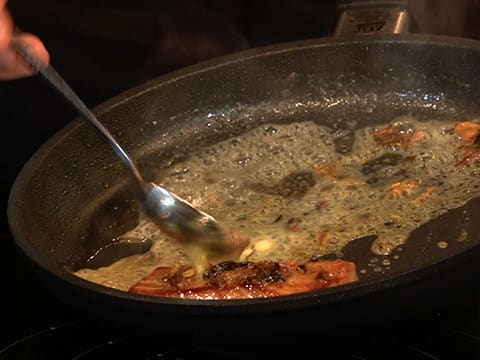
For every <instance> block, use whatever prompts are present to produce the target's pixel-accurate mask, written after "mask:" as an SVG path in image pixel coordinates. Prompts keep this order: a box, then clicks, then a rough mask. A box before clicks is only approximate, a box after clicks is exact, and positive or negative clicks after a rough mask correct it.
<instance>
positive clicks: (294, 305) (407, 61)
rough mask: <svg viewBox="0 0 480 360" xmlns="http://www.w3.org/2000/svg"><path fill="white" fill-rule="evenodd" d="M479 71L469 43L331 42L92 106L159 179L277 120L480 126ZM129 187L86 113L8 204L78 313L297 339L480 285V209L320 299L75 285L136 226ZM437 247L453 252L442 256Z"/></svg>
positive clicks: (287, 47) (242, 60) (204, 332)
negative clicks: (476, 122) (93, 256)
mask: <svg viewBox="0 0 480 360" xmlns="http://www.w3.org/2000/svg"><path fill="white" fill-rule="evenodd" d="M478 64H480V43H479V42H477V41H472V40H467V39H460V38H450V37H443V36H426V35H411V34H410V35H382V34H379V35H369V36H357V37H346V38H325V39H318V40H310V41H303V42H294V43H288V44H280V45H276V46H271V47H266V48H261V49H253V50H249V51H246V52H242V53H238V54H234V55H231V56H227V57H222V58H219V59H216V60H212V61H208V62H205V63H201V64H198V65H196V66H192V67H188V68H185V69H183V70H180V71H177V72H174V73H172V74H169V75H166V76H163V77H160V78H157V79H154V80H152V81H150V82H148V83H146V84H143V85H141V86H139V87H136V88H133V89H131V90H129V91H127V92H125V93H123V94H121V95H119V96H117V97H115V98H113V99H111V100H110V101H107V102H106V103H104V104H102V105H101V106H99V107H97V108H96V109H94V112H95V113H96V115H98V116H99V118H100V120H101V121H102V122H103V123H104V124H105V125H106V127H107V128H109V129H110V130H111V131H112V133H113V134H114V135H115V136H116V137H117V138H118V140H119V141H120V142H121V143H122V144H124V145H125V147H126V149H127V151H128V152H129V153H130V154H131V155H132V156H133V157H134V158H135V159H136V160H137V162H138V164H139V166H140V168H141V171H142V172H143V173H145V177H146V178H147V179H148V178H149V177H150V176H152V174H153V173H154V172H156V171H158V170H159V168H164V169H165V171H168V165H169V164H170V165H171V164H174V163H175V162H178V161H181V160H184V159H185V158H187V157H188V156H189V154H190V153H191V152H192V151H194V150H196V149H198V148H201V147H203V146H207V145H210V144H213V143H216V142H218V141H221V140H223V139H226V138H229V137H232V136H238V135H239V134H241V133H243V132H245V131H246V130H248V129H251V128H252V127H255V126H259V125H261V124H266V123H288V122H292V121H315V122H317V123H319V124H322V125H324V126H327V127H330V128H332V129H345V130H347V125H346V122H347V121H346V120H352V119H354V120H356V123H357V127H358V128H362V127H365V126H371V125H373V124H381V123H385V122H386V121H389V120H390V119H393V118H394V117H396V116H399V115H405V114H411V115H413V116H416V117H418V118H420V119H431V118H435V119H441V120H449V121H455V120H458V119H470V118H474V117H476V116H478V115H479V114H480V104H479V102H478V99H479V95H480V79H479V74H480V72H479V71H478V70H477V67H478ZM32 120H35V119H32ZM166 160H168V162H166ZM129 188H130V187H129V178H128V174H127V173H126V171H125V170H124V169H123V168H122V165H121V164H120V163H119V161H118V160H117V159H116V158H115V155H114V154H113V153H112V152H111V151H110V149H109V148H108V147H107V145H105V144H104V143H103V141H102V140H101V139H100V138H99V137H98V136H97V134H96V133H95V132H94V131H93V130H92V129H91V128H90V127H89V126H88V125H86V124H85V123H84V121H83V120H82V119H76V120H74V121H72V122H71V123H70V124H69V125H67V126H66V127H65V128H64V129H62V130H61V131H60V132H58V133H57V134H56V135H54V136H53V137H52V138H51V139H49V140H48V141H47V142H46V143H45V144H44V145H43V146H42V147H41V148H40V149H39V150H38V151H37V152H36V153H35V154H34V155H33V157H32V158H31V159H30V160H29V161H28V163H27V164H26V165H25V166H24V168H23V169H22V171H21V173H20V174H19V176H18V177H17V179H16V181H15V184H14V186H13V188H12V191H11V195H10V199H9V204H8V219H9V223H10V227H11V231H12V233H13V236H14V239H15V242H16V244H17V246H18V248H19V251H20V252H21V253H22V254H24V255H25V258H26V259H27V261H28V262H29V263H30V264H31V265H32V267H33V268H34V270H35V271H36V273H37V274H38V276H39V277H40V278H41V279H42V281H44V283H45V284H46V285H47V286H48V287H49V288H50V289H51V291H52V292H53V293H54V294H56V295H57V296H58V297H59V298H61V299H62V300H63V301H65V302H66V303H67V304H69V305H70V306H72V307H73V308H75V309H80V310H81V311H83V312H85V313H86V314H91V315H93V316H95V317H96V318H98V319H101V320H103V321H105V322H108V323H109V324H113V325H114V326H118V327H119V328H121V329H126V330H127V331H129V330H132V331H134V332H136V333H141V334H148V335H153V336H161V337H173V338H177V339H178V338H182V339H186V338H190V337H192V338H195V339H197V340H198V339H216V340H223V339H235V338H239V337H241V338H244V337H246V336H249V337H251V338H255V337H261V338H264V337H265V336H266V335H270V336H282V337H283V336H289V335H291V336H294V337H296V338H298V337H299V336H300V335H301V334H311V333H314V334H319V333H321V332H322V329H323V330H326V329H327V330H328V331H333V329H338V330H339V331H343V332H345V329H350V327H352V328H353V327H361V328H365V327H369V326H377V325H379V324H381V323H386V322H389V321H399V320H401V319H405V318H409V317H410V316H412V315H417V314H418V313H419V312H425V311H430V310H432V309H435V308H436V307H437V306H441V305H442V304H443V303H444V301H445V302H449V301H450V300H452V299H454V298H455V297H456V296H459V294H461V293H462V292H464V293H467V292H470V291H472V290H474V289H476V288H477V287H478V285H477V283H478V281H476V280H475V277H476V274H477V273H478V270H479V269H478V268H479V266H480V261H479V257H480V234H479V233H478V229H479V227H478V224H480V199H473V200H471V201H470V202H469V203H467V204H466V205H465V206H463V207H462V208H459V209H454V210H452V211H449V212H448V213H446V214H444V215H442V216H440V217H439V218H437V219H434V220H432V221H430V222H428V223H427V224H425V225H422V226H421V227H419V228H418V229H417V230H415V231H414V232H413V233H412V234H411V236H410V237H409V239H408V240H407V242H406V243H405V244H404V245H403V246H401V251H399V250H398V249H397V250H396V251H394V252H393V253H392V254H391V255H388V256H385V257H382V256H377V258H378V261H379V262H382V261H383V260H385V259H388V260H390V262H391V265H390V269H389V270H388V271H381V272H375V271H367V272H366V273H365V274H362V273H361V274H359V275H360V280H359V281H358V282H356V283H353V284H348V285H344V286H339V287H334V288H329V289H323V290H319V291H314V292H309V293H301V294H295V295H291V296H285V297H277V298H268V299H249V300H225V301H217V300H214V301H212V300H205V301H197V300H182V299H165V298H158V297H149V296H143V295H137V294H130V293H126V292H122V291H119V290H115V289H111V288H107V287H103V286H101V285H97V284H93V283H90V282H88V281H85V280H83V279H80V278H78V277H76V276H74V275H73V274H72V273H71V272H70V271H69V270H71V269H76V268H78V267H80V266H81V265H82V264H83V263H84V261H85V259H86V257H87V256H88V255H89V254H90V253H91V251H92V249H95V248H99V247H102V246H105V245H107V244H108V242H109V241H111V240H110V239H112V238H113V237H114V236H116V235H118V234H121V233H123V232H124V231H126V230H127V229H129V228H132V227H133V226H135V220H136V216H137V212H138V210H137V209H136V206H135V202H134V200H133V199H134V195H133V194H132V193H130V190H129ZM114 208H115V209H117V210H116V211H113V210H112V209H114ZM461 233H463V234H467V235H466V237H465V236H464V237H463V240H464V241H462V242H458V241H455V240H454V239H457V238H458V237H459V236H460V234H461ZM440 240H441V241H448V242H449V246H448V247H447V248H443V249H441V248H439V247H438V246H437V242H438V241H440ZM371 241H372V239H371V238H369V237H365V238H361V239H357V240H354V241H352V242H351V243H349V245H347V247H346V248H345V249H344V251H343V252H344V257H343V258H344V259H347V260H351V261H354V262H355V263H356V264H357V268H358V269H368V268H369V267H368V264H369V263H370V262H371V259H372V257H373V254H372V253H371V252H370V243H371ZM395 255H398V256H395ZM330 257H334V255H333V254H332V255H331V256H330ZM396 257H398V259H397V258H396ZM10 295H12V296H14V295H15V294H10ZM33 299H34V297H33ZM33 301H34V300H33Z"/></svg>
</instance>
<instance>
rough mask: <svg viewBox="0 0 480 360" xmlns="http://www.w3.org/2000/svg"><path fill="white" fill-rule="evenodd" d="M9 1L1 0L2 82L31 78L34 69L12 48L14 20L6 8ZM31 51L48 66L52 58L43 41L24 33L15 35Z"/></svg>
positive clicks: (0, 65) (0, 66)
mask: <svg viewBox="0 0 480 360" xmlns="http://www.w3.org/2000/svg"><path fill="white" fill-rule="evenodd" d="M6 3H7V0H0V80H14V79H19V78H23V77H27V76H30V75H32V74H33V73H34V71H33V69H32V68H31V67H30V66H29V65H28V64H27V63H26V62H25V61H24V60H23V59H22V57H21V56H20V55H19V54H17V52H16V51H15V50H14V49H13V48H12V47H11V46H10V41H11V39H12V36H13V29H14V25H13V20H12V17H11V15H10V12H9V11H8V9H7V7H6ZM15 38H16V40H17V41H20V42H22V43H23V44H24V45H25V46H26V47H27V48H28V49H29V50H30V51H32V52H33V53H35V55H36V56H37V57H38V58H39V59H40V60H41V61H42V62H44V63H46V64H48V63H49V61H50V56H49V54H48V51H47V50H46V49H45V46H44V45H43V43H42V41H41V40H40V39H39V38H38V37H37V36H35V35H32V34H28V33H22V34H19V35H15Z"/></svg>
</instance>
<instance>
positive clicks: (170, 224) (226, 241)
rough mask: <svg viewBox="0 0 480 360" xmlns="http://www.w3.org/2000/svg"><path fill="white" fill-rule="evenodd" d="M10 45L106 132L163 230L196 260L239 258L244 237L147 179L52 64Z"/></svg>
mask: <svg viewBox="0 0 480 360" xmlns="http://www.w3.org/2000/svg"><path fill="white" fill-rule="evenodd" d="M11 46H12V47H13V48H14V49H15V50H16V51H17V52H18V53H19V54H20V55H21V56H22V57H23V58H24V59H25V60H26V61H27V63H28V64H30V65H31V66H32V67H33V69H34V70H36V71H38V73H40V74H41V75H42V76H43V77H44V78H45V79H46V80H47V81H48V82H49V83H50V84H51V85H53V87H54V88H55V89H57V90H58V91H59V92H60V93H61V94H62V95H63V96H64V97H65V98H66V99H67V100H68V101H69V102H70V103H71V104H72V105H73V106H74V107H75V108H76V109H77V110H78V112H79V113H80V114H81V115H83V117H84V118H85V119H87V120H88V121H89V122H90V123H91V124H92V125H93V126H94V128H95V129H97V130H98V131H99V132H100V133H101V134H102V135H103V138H104V139H105V140H107V141H108V143H109V144H110V146H111V147H112V148H113V150H114V151H115V153H116V154H117V155H118V156H119V157H120V159H121V160H122V161H123V163H124V164H125V166H126V167H127V168H128V170H129V171H130V173H131V175H132V177H133V179H134V182H135V185H136V187H137V188H138V198H139V200H140V202H141V203H142V205H143V207H144V210H145V212H146V213H147V214H148V216H149V217H150V218H151V220H152V221H153V222H155V224H156V225H157V226H158V227H159V228H160V229H161V230H162V231H163V232H165V233H166V234H168V235H169V236H170V237H172V238H174V239H176V240H178V241H179V242H180V243H182V244H183V245H184V246H185V247H187V248H188V250H189V251H187V253H188V254H189V255H191V257H194V258H193V259H192V260H193V261H194V262H195V263H197V264H199V263H204V262H205V261H207V260H208V259H217V258H218V259H222V260H224V259H232V260H233V259H236V258H238V256H239V255H240V251H241V250H242V249H243V246H242V244H243V245H244V243H243V242H242V241H243V240H242V239H240V238H239V237H238V236H234V235H232V232H231V230H230V229H228V230H227V229H226V228H225V227H224V226H223V225H221V224H219V222H218V221H217V220H216V219H214V218H213V217H212V216H210V215H208V214H206V213H204V212H202V211H200V210H198V209H196V208H195V207H194V206H192V205H191V204H190V203H188V202H187V201H185V200H183V199H181V198H179V197H178V196H176V195H175V194H173V193H171V192H170V191H168V190H166V189H164V188H162V187H160V186H158V185H156V184H154V183H149V182H145V181H144V179H143V177H142V175H141V174H140V172H139V170H138V168H137V166H136V165H135V163H134V162H133V160H132V159H131V158H130V156H129V155H128V154H127V153H126V152H125V150H124V149H123V148H122V147H121V146H120V145H119V144H118V142H117V141H116V140H115V139H114V137H113V136H112V135H111V134H110V132H109V131H108V130H107V129H106V128H105V127H104V126H103V125H102V124H101V123H100V121H99V120H98V119H97V118H96V116H95V115H94V114H93V113H92V112H91V111H90V110H89V109H88V107H87V106H86V105H85V103H84V102H83V101H82V100H81V99H80V98H79V97H78V96H77V95H76V93H75V92H74V91H73V90H72V88H71V87H70V86H69V85H68V84H67V83H66V81H65V80H64V79H63V78H62V77H61V76H60V75H59V74H58V73H57V71H56V70H55V69H54V68H53V67H52V66H50V65H45V64H43V63H42V62H41V61H40V60H39V59H38V58H36V56H35V55H34V54H33V53H32V52H31V51H30V50H29V49H28V48H27V47H25V46H24V45H23V44H22V43H21V42H20V41H18V40H16V39H14V40H12V43H11ZM199 250H200V251H199Z"/></svg>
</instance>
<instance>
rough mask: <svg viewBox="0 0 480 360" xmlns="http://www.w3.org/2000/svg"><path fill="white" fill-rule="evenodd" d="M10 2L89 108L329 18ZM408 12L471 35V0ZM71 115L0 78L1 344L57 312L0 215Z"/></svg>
mask: <svg viewBox="0 0 480 360" xmlns="http://www.w3.org/2000/svg"><path fill="white" fill-rule="evenodd" d="M449 3H450V4H449ZM452 3H453V5H452ZM8 6H9V8H10V9H11V12H12V14H13V16H14V18H15V20H16V22H17V24H18V25H19V26H20V27H21V28H22V29H24V30H25V31H28V32H33V33H35V34H37V35H38V36H39V37H40V38H41V39H42V40H43V41H44V43H45V45H46V47H47V49H48V50H49V51H50V54H51V60H52V64H53V65H54V66H55V67H56V69H57V70H58V71H59V73H61V74H62V75H63V76H64V77H65V78H66V80H67V81H68V82H69V83H70V84H71V86H72V87H73V88H74V89H75V91H77V92H78V94H79V95H80V97H82V98H83V99H84V101H85V102H86V103H87V105H88V106H90V107H93V106H95V105H97V104H99V103H101V102H103V101H104V100H106V99H108V98H110V97H112V96H114V95H117V94H119V93H121V92H122V91H124V90H126V89H128V88H130V87H132V86H135V85H137V84H140V83H142V82H144V81H147V80H148V79H151V78H154V77H156V76H159V75H162V74H165V73H167V72H170V71H173V70H175V69H179V68H182V67H184V66H186V65H190V64H194V63H197V62H199V61H202V60H206V59H209V58H213V57H217V56H221V55H225V54H230V53H234V52H236V51H240V50H244V49H248V48H252V47H258V46H263V45H268V44H274V43H280V42H286V41H294V40H302V39H310V38H316V37H323V36H328V35H330V34H331V33H332V30H333V28H334V25H335V20H336V17H337V13H336V2H335V1H325V0H322V1H319V0H311V1H307V0H299V1H286V0H278V1H273V0H267V1H258V0H257V1H251V0H244V1H241V0H226V1H220V0H218V1H214V0H210V1H208V0H203V1H199V0H197V1H194V0H179V1H160V0H136V1H132V0H130V1H126V0H103V1H101V0H44V1H42V0H11V1H10V3H9V5H8ZM411 10H412V16H413V17H414V19H413V24H412V31H413V32H429V33H437V34H447V35H457V36H465V37H471V38H478V37H479V34H480V30H479V27H478V26H477V21H476V19H478V18H479V17H478V16H479V15H480V12H479V11H478V5H477V2H476V1H473V0H471V1H467V0H464V1H444V0H434V1H428V0H415V1H414V6H412V9H411ZM75 116H76V114H75V112H74V111H72V109H71V108H70V107H69V106H67V105H66V103H65V102H64V101H63V100H62V99H61V98H60V97H59V96H57V95H56V93H54V92H53V91H52V90H51V89H50V88H49V87H48V86H47V85H46V84H45V83H43V82H42V81H40V80H39V79H38V78H37V77H31V78H28V79H23V80H16V81H8V82H0V137H1V138H0V144H1V147H0V150H1V151H2V156H1V157H0V169H1V170H0V171H1V178H0V180H1V181H0V206H1V208H2V209H4V210H2V211H3V214H4V215H2V216H1V218H0V221H1V223H0V225H1V228H0V229H1V232H0V251H1V252H2V254H1V255H0V259H1V260H0V264H1V266H0V272H1V274H2V279H3V280H2V285H3V289H5V291H2V293H3V294H4V296H3V297H2V302H3V305H2V306H3V307H6V308H7V309H9V308H11V309H12V313H14V314H15V315H14V316H16V320H15V321H12V322H9V323H8V329H6V330H5V326H4V328H3V329H0V330H1V331H2V332H3V331H8V332H9V333H10V334H11V335H10V338H2V339H1V340H5V342H8V341H10V340H12V339H15V337H16V336H17V335H16V334H17V333H18V332H19V331H20V333H24V334H27V333H29V331H35V330H36V329H37V327H38V322H37V323H32V322H31V321H30V320H31V318H33V317H34V318H36V319H38V318H40V319H43V320H45V321H55V317H57V318H60V317H61V316H64V312H63V309H62V308H61V307H60V306H59V307H58V309H57V310H58V311H57V312H53V313H52V312H51V311H50V312H49V311H43V310H42V309H43V308H44V307H45V306H47V304H49V305H51V304H52V302H54V301H55V300H53V299H52V298H51V297H49V295H48V294H47V293H46V292H45V290H44V289H43V287H42V286H41V285H40V284H39V283H37V282H35V281H33V282H32V281H29V280H30V279H31V278H32V274H31V273H30V269H29V268H27V267H26V266H25V263H24V262H23V260H22V259H21V258H20V257H19V256H18V254H17V253H16V251H15V248H14V245H13V242H12V241H11V239H10V238H9V235H8V226H7V220H6V216H5V209H6V206H7V197H8V193H9V191H10V188H11V185H12V183H13V181H14V179H15V176H16V175H17V174H18V172H19V171H20V169H21V167H22V165H23V164H24V163H25V162H26V161H27V160H28V158H29V157H30V156H31V155H32V154H33V153H34V151H35V150H36V149H37V148H38V146H40V145H41V144H42V143H43V142H44V141H45V140H46V139H47V138H48V137H49V136H50V135H52V134H53V133H54V132H56V131H57V130H58V129H59V128H61V127H63V126H64V125H65V124H66V123H67V122H69V121H70V120H72V119H73V118H74V117H75ZM26 281H28V283H27V282H26ZM18 288H22V291H21V292H20V293H17V290H15V289H18ZM12 289H13V291H12ZM9 290H10V291H9ZM18 309H20V310H21V311H20V312H18ZM67 316H69V315H67ZM1 343H2V341H0V345H1Z"/></svg>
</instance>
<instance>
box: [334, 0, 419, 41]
mask: <svg viewBox="0 0 480 360" xmlns="http://www.w3.org/2000/svg"><path fill="white" fill-rule="evenodd" d="M407 5H408V1H405V0H390V1H388V0H376V1H375V0H350V1H340V2H339V4H338V9H339V10H340V11H341V14H340V17H339V19H338V21H337V25H336V27H335V32H334V36H337V37H338V36H341V35H349V34H377V33H386V34H403V33H406V32H408V28H409V25H410V17H409V15H408V12H407Z"/></svg>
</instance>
